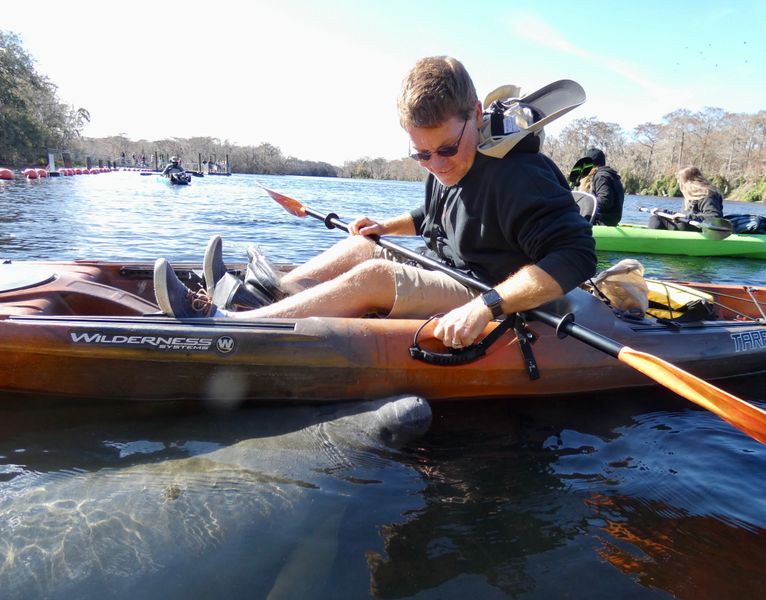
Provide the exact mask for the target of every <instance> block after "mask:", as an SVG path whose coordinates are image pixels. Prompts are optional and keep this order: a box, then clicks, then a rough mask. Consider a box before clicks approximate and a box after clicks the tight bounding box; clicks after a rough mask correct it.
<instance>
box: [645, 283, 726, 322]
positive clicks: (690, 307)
mask: <svg viewBox="0 0 766 600" xmlns="http://www.w3.org/2000/svg"><path fill="white" fill-rule="evenodd" d="M646 285H647V287H648V288H649V308H648V309H647V311H646V312H647V314H650V315H652V316H653V317H657V318H658V319H667V320H669V321H678V322H681V323H683V322H688V321H709V320H712V319H715V318H716V315H715V304H714V302H713V296H712V295H711V294H708V293H707V292H702V291H700V290H696V289H693V288H690V287H688V286H685V285H681V284H678V283H671V282H668V281H659V280H656V279H647V280H646Z"/></svg>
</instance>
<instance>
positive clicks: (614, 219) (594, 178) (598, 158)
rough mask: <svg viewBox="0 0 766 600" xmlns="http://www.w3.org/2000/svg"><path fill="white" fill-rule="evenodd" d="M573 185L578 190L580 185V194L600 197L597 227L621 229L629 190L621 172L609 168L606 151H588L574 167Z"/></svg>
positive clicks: (571, 180)
mask: <svg viewBox="0 0 766 600" xmlns="http://www.w3.org/2000/svg"><path fill="white" fill-rule="evenodd" d="M575 175H576V178H575ZM575 179H576V181H575ZM569 181H570V183H572V184H573V185H575V186H578V185H579V187H578V189H579V190H580V191H583V192H588V193H589V194H593V195H594V196H595V197H596V201H597V202H598V208H597V212H596V218H595V220H594V221H593V222H594V224H596V225H617V224H618V223H619V222H620V219H622V205H623V203H624V202H625V188H624V187H623V185H622V180H621V179H620V175H619V174H618V173H617V171H615V170H614V169H613V168H612V167H608V166H607V165H606V156H605V155H604V152H603V150H599V149H598V148H590V149H588V150H587V152H585V156H583V157H582V158H580V159H579V160H578V161H577V162H576V163H575V164H574V166H573V167H572V172H571V173H570V175H569Z"/></svg>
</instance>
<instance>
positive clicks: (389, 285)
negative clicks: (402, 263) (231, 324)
mask: <svg viewBox="0 0 766 600" xmlns="http://www.w3.org/2000/svg"><path fill="white" fill-rule="evenodd" d="M354 237H358V236H354ZM327 272H329V271H327ZM395 298H396V282H395V279H394V265H393V263H391V262H390V261H387V260H367V261H365V262H363V263H361V264H358V265H356V266H354V267H352V268H351V270H349V271H346V272H343V273H341V274H340V275H338V276H337V277H335V278H334V279H330V280H329V281H324V282H323V283H320V284H318V285H316V286H314V287H312V288H310V289H306V290H303V291H302V292H298V293H297V294H294V295H292V296H288V297H287V298H285V299H284V300H280V301H279V302H276V303H274V304H270V305H269V306H264V307H262V308H257V309H255V310H248V311H242V312H229V311H227V312H226V315H227V316H229V317H231V318H234V319H241V320H245V321H249V320H254V319H263V318H266V317H287V318H300V317H309V316H314V317H362V316H364V315H365V314H367V313H370V312H381V313H388V312H390V310H391V308H392V307H393V306H394V300H395Z"/></svg>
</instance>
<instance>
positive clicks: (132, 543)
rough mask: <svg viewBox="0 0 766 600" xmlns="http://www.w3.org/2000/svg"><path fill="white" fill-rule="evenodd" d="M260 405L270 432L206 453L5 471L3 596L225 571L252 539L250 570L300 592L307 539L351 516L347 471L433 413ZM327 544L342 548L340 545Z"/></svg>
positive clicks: (396, 405)
mask: <svg viewBox="0 0 766 600" xmlns="http://www.w3.org/2000/svg"><path fill="white" fill-rule="evenodd" d="M256 414H259V416H261V417H262V421H261V424H262V427H261V429H262V431H260V432H259V433H260V437H252V438H249V439H245V440H243V441H240V442H238V443H235V444H233V445H231V446H227V447H223V448H220V449H217V450H215V451H213V452H209V453H207V454H201V455H199V456H193V457H189V458H181V459H176V460H167V461H164V462H160V463H150V464H143V465H137V466H133V467H129V468H123V469H115V468H109V469H102V470H100V471H96V472H93V473H87V474H72V473H71V472H69V473H56V474H47V475H35V476H32V475H28V476H24V477H19V478H16V479H14V480H12V481H10V482H7V483H5V484H3V486H2V487H0V530H1V531H2V537H1V538H0V590H2V597H4V598H22V597H23V598H29V597H70V596H76V597H80V596H83V597H90V596H95V595H97V594H98V593H101V591H103V592H104V593H110V594H112V595H117V596H119V595H130V594H131V593H134V592H136V591H146V590H147V589H150V590H152V591H156V589H157V588H158V587H159V588H160V589H162V586H163V585H168V584H165V583H163V580H164V579H167V578H168V576H170V575H171V574H172V573H173V572H183V573H191V574H193V573H194V570H195V567H194V565H195V564H196V563H197V562H199V564H210V563H215V561H218V562H219V563H220V565H221V570H222V571H225V569H226V563H227V561H229V562H232V561H235V560H239V558H240V557H239V555H240V554H241V553H242V551H243V549H245V550H246V551H247V552H248V553H250V554H251V556H250V558H249V559H248V560H250V561H252V569H253V577H254V578H255V579H258V576H259V572H261V573H262V577H261V579H262V580H263V581H268V582H269V583H268V585H266V587H265V588H264V590H262V592H263V593H264V594H265V593H270V594H271V595H272V596H274V597H277V596H283V595H284V596H287V595H290V594H292V593H299V592H300V591H301V590H300V589H296V588H295V584H296V581H297V579H299V578H296V577H292V576H285V574H289V573H291V572H292V571H298V572H300V571H301V569H303V563H300V564H298V565H297V566H296V564H295V560H300V557H301V556H303V555H306V554H309V553H310V554H311V556H312V557H313V559H312V560H314V559H316V557H317V552H315V551H314V550H313V549H312V550H311V551H310V552H307V550H306V549H305V548H304V549H301V548H296V540H306V543H307V544H311V543H316V544H319V545H320V546H323V547H324V545H326V544H328V543H330V544H331V545H332V544H336V543H337V540H336V539H333V536H332V535H331V533H328V532H333V531H334V532H336V533H337V530H338V527H339V524H340V522H341V521H342V518H343V514H344V510H345V500H344V498H345V497H346V496H348V493H347V492H346V491H343V489H342V488H343V487H344V486H348V485H350V484H349V483H348V481H347V480H346V476H347V474H348V473H349V472H352V471H353V470H354V469H356V468H363V467H364V466H365V464H366V463H376V462H378V463H380V462H386V458H385V454H386V453H387V452H389V451H390V449H396V448H400V447H401V446H403V445H405V444H407V443H408V442H410V441H411V440H414V439H416V438H418V437H419V436H421V435H423V434H424V433H425V432H426V431H427V430H428V428H429V426H430V422H431V410H430V407H429V406H428V404H427V403H426V402H425V401H423V400H422V399H419V398H414V397H402V398H398V399H394V400H379V401H370V402H364V403H347V404H342V405H335V406H332V407H320V408H306V407H295V408H294V409H293V408H280V409H275V410H271V411H263V413H262V414H261V413H256ZM296 428H299V429H296ZM264 432H265V433H264ZM275 432H276V433H275ZM391 462H394V461H391ZM360 465H361V467H360ZM335 538H337V535H336V536H335ZM261 539H262V540H264V541H265V542H267V543H264V544H263V545H262V547H259V545H258V541H259V540H261ZM232 540H240V542H239V543H235V542H233V541H232ZM312 540H313V542H312ZM232 548H235V550H233V549H232ZM232 554H235V555H237V556H236V557H235V556H232ZM320 554H324V555H325V558H328V557H329V558H331V555H332V549H331V548H327V547H325V548H324V550H323V551H322V552H321V553H320ZM303 570H305V569H303ZM280 574H281V575H282V576H280ZM200 577H201V578H202V576H201V575H200ZM208 579H209V576H208ZM174 585H176V584H174ZM189 585H190V586H191V585H192V584H189ZM172 591H173V592H176V593H177V592H178V591H179V590H178V588H177V587H173V588H172ZM189 591H190V592H191V593H194V592H195V590H194V589H190V590H189ZM252 591H255V590H252ZM196 592H199V590H196ZM171 595H173V594H171ZM256 595H258V594H256Z"/></svg>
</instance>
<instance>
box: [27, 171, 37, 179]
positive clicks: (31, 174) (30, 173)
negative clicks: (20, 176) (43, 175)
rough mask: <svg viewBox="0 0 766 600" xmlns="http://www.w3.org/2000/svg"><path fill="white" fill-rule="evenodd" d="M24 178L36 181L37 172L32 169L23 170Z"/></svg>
mask: <svg viewBox="0 0 766 600" xmlns="http://www.w3.org/2000/svg"><path fill="white" fill-rule="evenodd" d="M24 177H26V178H27V179H37V171H35V170H34V169H24Z"/></svg>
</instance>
